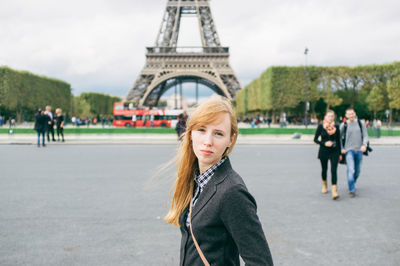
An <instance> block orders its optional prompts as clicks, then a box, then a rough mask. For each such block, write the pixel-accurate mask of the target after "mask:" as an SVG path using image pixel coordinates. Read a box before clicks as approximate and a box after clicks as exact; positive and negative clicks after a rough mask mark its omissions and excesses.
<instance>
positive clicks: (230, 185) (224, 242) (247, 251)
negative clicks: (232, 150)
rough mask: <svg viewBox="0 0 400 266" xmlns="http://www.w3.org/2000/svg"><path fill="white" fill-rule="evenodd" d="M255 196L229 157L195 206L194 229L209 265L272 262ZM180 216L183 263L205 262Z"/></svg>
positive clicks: (267, 263) (225, 265) (195, 264)
mask: <svg viewBox="0 0 400 266" xmlns="http://www.w3.org/2000/svg"><path fill="white" fill-rule="evenodd" d="M256 209H257V206H256V202H255V200H254V198H253V197H252V196H251V195H250V193H249V192H248V191H247V188H246V185H245V184H244V182H243V180H242V178H241V177H240V176H239V175H238V174H237V173H236V172H235V171H234V170H233V169H232V166H231V164H230V161H229V158H228V159H227V160H226V161H225V162H224V163H223V164H222V165H220V166H219V167H218V168H217V170H216V172H215V174H214V175H213V177H212V178H211V180H210V181H209V182H208V184H207V185H206V186H205V188H204V190H203V192H202V193H201V194H200V197H199V199H198V200H197V202H196V205H195V206H194V207H193V210H192V226H193V233H194V236H195V237H196V239H197V242H198V243H199V245H200V248H201V250H202V251H203V253H204V255H205V257H206V258H207V260H208V262H209V263H210V265H213V266H214V265H218V266H219V265H220V266H229V265H240V262H239V254H240V256H241V257H242V259H243V261H244V262H245V264H246V265H249V266H250V265H273V262H272V257H271V253H270V251H269V247H268V244H267V241H266V239H265V236H264V232H263V229H262V227H261V223H260V221H259V219H258V216H257V212H256ZM187 210H188V207H187V208H186V210H185V211H184V212H183V213H182V215H181V216H180V220H179V221H180V224H181V233H182V240H181V250H180V265H182V266H183V265H190V266H197V265H204V264H203V262H202V261H201V259H200V256H199V254H198V253H197V250H196V247H195V245H194V243H193V240H192V237H191V234H190V230H189V229H188V228H187V227H186V226H185V224H186V223H185V221H184V220H185V215H184V214H185V213H186V211H187Z"/></svg>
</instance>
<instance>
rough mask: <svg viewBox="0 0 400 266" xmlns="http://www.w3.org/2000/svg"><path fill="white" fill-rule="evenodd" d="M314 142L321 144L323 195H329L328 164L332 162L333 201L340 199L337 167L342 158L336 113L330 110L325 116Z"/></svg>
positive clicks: (320, 158) (319, 156) (319, 155)
mask: <svg viewBox="0 0 400 266" xmlns="http://www.w3.org/2000/svg"><path fill="white" fill-rule="evenodd" d="M314 142H315V143H317V144H319V151H318V159H319V160H320V161H321V167H322V174H321V177H322V190H321V193H323V194H326V193H328V181H327V172H328V162H329V161H330V162H331V182H332V199H334V200H335V199H337V198H339V194H338V192H337V167H338V162H339V161H340V160H341V159H342V158H341V156H340V151H341V147H340V131H339V127H338V126H337V125H336V124H335V113H334V112H333V111H332V110H329V111H328V112H326V114H325V118H324V121H323V122H322V124H319V125H318V127H317V131H316V132H315V136H314Z"/></svg>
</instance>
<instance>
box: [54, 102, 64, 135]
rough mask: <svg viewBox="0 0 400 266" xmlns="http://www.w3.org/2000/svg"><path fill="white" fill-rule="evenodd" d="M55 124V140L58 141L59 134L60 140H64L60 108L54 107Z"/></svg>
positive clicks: (62, 117)
mask: <svg viewBox="0 0 400 266" xmlns="http://www.w3.org/2000/svg"><path fill="white" fill-rule="evenodd" d="M56 122H57V123H56V126H57V140H58V141H60V135H61V139H62V142H64V116H63V115H62V110H61V109H60V108H57V109H56Z"/></svg>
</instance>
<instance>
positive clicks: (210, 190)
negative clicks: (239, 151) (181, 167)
mask: <svg viewBox="0 0 400 266" xmlns="http://www.w3.org/2000/svg"><path fill="white" fill-rule="evenodd" d="M231 168H232V167H231V163H230V161H229V158H227V159H226V160H225V162H224V163H223V164H222V165H220V166H219V167H218V168H217V170H216V171H215V173H214V175H213V176H212V177H211V179H210V181H209V182H208V183H207V185H206V186H205V187H204V190H203V192H201V194H200V196H199V199H198V200H197V202H196V205H194V207H193V210H192V220H193V218H194V217H196V215H197V214H198V213H199V212H200V211H201V210H202V209H203V208H204V206H205V205H206V204H207V202H208V201H210V199H211V198H212V197H213V196H214V195H215V193H216V192H217V185H218V184H219V183H221V182H222V181H224V179H225V177H226V175H227V170H229V169H231Z"/></svg>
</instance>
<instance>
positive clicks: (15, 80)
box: [0, 66, 121, 122]
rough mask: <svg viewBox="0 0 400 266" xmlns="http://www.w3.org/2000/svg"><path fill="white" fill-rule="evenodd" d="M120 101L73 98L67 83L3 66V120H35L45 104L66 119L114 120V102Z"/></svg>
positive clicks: (0, 107)
mask: <svg viewBox="0 0 400 266" xmlns="http://www.w3.org/2000/svg"><path fill="white" fill-rule="evenodd" d="M120 100H121V99H120V98H119V97H114V96H110V95H106V94H101V93H82V94H81V95H79V96H74V95H73V94H72V93H71V85H70V84H69V83H67V82H65V81H62V80H58V79H54V78H49V77H45V76H39V75H35V74H32V73H30V72H27V71H17V70H13V69H11V68H9V67H7V66H1V67H0V116H2V117H3V119H4V120H8V119H10V118H14V119H16V120H17V121H18V122H21V121H33V119H34V115H35V112H36V111H37V110H38V109H39V108H42V109H43V108H44V107H45V106H46V105H50V106H52V107H53V109H54V108H61V109H62V110H63V113H64V114H65V115H66V116H67V118H68V117H72V116H76V117H88V116H93V117H94V116H99V115H102V116H106V117H111V116H112V113H113V112H112V111H113V104H114V102H117V101H120Z"/></svg>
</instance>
